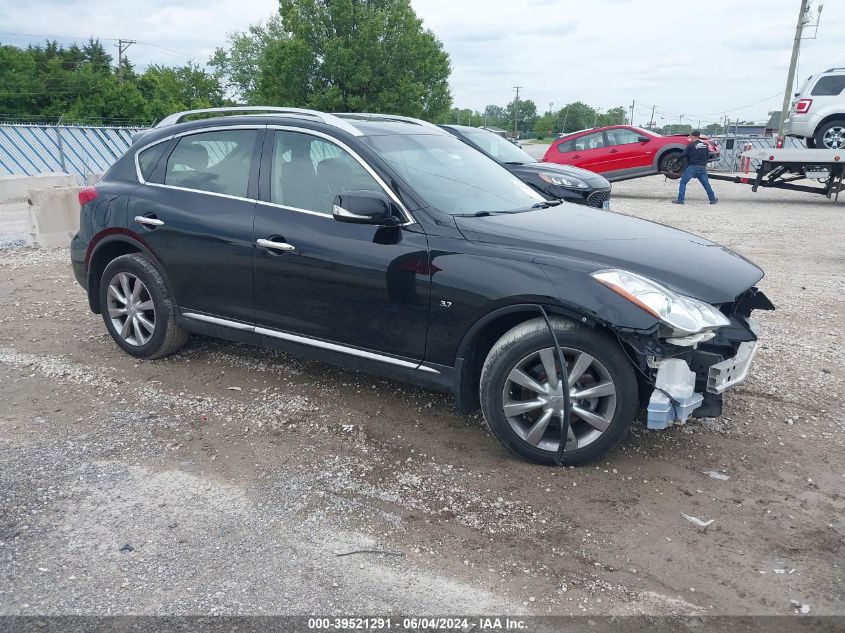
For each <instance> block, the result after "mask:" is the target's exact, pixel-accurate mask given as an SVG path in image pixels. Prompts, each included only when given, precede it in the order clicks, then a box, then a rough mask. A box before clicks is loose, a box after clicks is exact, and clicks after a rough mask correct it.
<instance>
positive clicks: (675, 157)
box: [660, 151, 689, 180]
mask: <svg viewBox="0 0 845 633" xmlns="http://www.w3.org/2000/svg"><path fill="white" fill-rule="evenodd" d="M688 162H689V161H688V160H687V158H686V157H685V156H684V155H683V154H682V153H681V152H675V151H673V152H667V153H666V154H664V155H663V156H662V157H661V158H660V173H661V174H663V175H664V176H666V177H667V178H669V179H670V180H677V179H678V178H680V177H681V174H683V173H684V169H686V168H687V163H688Z"/></svg>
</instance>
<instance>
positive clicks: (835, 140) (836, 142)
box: [822, 125, 845, 149]
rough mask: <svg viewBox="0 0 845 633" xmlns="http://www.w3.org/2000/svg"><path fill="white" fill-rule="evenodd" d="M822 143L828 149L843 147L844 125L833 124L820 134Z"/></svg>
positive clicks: (844, 145) (844, 144)
mask: <svg viewBox="0 0 845 633" xmlns="http://www.w3.org/2000/svg"><path fill="white" fill-rule="evenodd" d="M822 145H824V146H825V147H826V148H828V149H843V148H845V127H843V126H841V125H835V126H833V127H832V128H830V129H829V130H827V131H826V132H825V133H824V135H823V136H822Z"/></svg>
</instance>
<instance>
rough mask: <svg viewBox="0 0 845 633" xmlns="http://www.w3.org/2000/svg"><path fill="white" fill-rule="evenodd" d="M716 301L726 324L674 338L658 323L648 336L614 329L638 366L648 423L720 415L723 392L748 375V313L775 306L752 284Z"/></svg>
mask: <svg viewBox="0 0 845 633" xmlns="http://www.w3.org/2000/svg"><path fill="white" fill-rule="evenodd" d="M716 307H718V309H719V311H720V312H721V313H722V314H724V315H725V317H727V319H728V320H729V325H726V326H723V327H720V328H718V329H717V330H714V331H710V332H706V333H704V334H703V335H702V334H696V335H691V336H687V337H684V338H678V337H672V336H665V332H661V330H659V329H658V330H657V331H655V332H654V333H652V334H650V335H648V336H646V335H642V334H635V333H627V334H623V333H618V335H619V337H620V340H621V341H622V343H623V344H624V345H625V347H626V348H627V349H628V350H630V351H631V352H633V353H632V354H631V356H632V358H631V360H632V362H633V363H634V364H635V366H636V367H637V368H638V370H639V374H640V397H641V404H642V405H643V406H644V407H645V408H646V409H647V410H648V428H650V429H664V428H666V427H668V426H671V425H672V424H683V423H684V422H686V420H687V419H688V418H689V417H690V416H691V417H696V418H705V417H718V416H720V415H721V414H722V394H723V393H724V392H725V391H726V390H727V389H729V388H731V387H733V386H735V385H738V384H740V383H741V382H743V381H744V380H745V377H746V376H747V375H748V370H749V368H750V366H751V363H752V361H753V359H754V356H755V354H756V352H757V349H758V346H759V340H758V338H759V336H760V325H759V323H758V322H757V321H755V320H754V319H752V318H751V313H752V312H753V311H754V310H774V309H775V307H774V305H773V304H772V303H771V301H770V300H769V299H768V297H766V296H765V295H764V294H763V293H762V292H761V291H760V290H758V289H757V288H756V287H752V288H749V289H748V290H747V291H745V292H744V293H742V294H741V295H740V296H739V297H737V298H736V300H734V301H733V302H731V303H726V304H722V305H719V306H716Z"/></svg>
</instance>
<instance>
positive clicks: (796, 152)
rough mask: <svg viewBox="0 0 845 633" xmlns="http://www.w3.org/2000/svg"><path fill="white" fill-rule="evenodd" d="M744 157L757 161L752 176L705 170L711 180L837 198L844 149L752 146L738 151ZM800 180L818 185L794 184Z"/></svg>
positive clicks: (844, 171)
mask: <svg viewBox="0 0 845 633" xmlns="http://www.w3.org/2000/svg"><path fill="white" fill-rule="evenodd" d="M742 156H743V157H745V158H750V159H751V160H753V161H760V166H759V167H758V168H757V171H756V174H754V175H753V176H727V175H723V174H713V173H710V174H707V176H708V178H710V179H711V180H724V181H727V182H736V183H742V184H746V185H751V191H754V192H756V191H757V188H758V187H772V188H775V189H788V190H790V191H804V192H807V193H821V194H824V195H825V196H827V197H828V198H831V197H832V198H833V200H834V202H836V201H838V200H839V192H840V191H841V190H842V189H843V185H842V180H843V177H845V151H843V150H838V149H775V148H772V149H753V150H748V151H746V152H743V153H742ZM800 180H818V181H819V182H820V183H821V186H810V185H806V184H795V183H796V182H797V181H800Z"/></svg>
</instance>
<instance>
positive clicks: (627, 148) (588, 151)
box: [543, 125, 719, 182]
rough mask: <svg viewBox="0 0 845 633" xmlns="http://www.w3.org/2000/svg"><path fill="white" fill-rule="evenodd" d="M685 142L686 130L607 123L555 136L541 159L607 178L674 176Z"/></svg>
mask: <svg viewBox="0 0 845 633" xmlns="http://www.w3.org/2000/svg"><path fill="white" fill-rule="evenodd" d="M702 140H703V141H705V142H706V143H707V145H708V146H709V148H710V159H711V160H719V148H718V147H717V146H716V145H715V144H714V143H713V142H712V141H710V140H708V139H706V138H704V137H702ZM687 143H688V140H687V135H686V134H674V135H672V136H663V135H661V134H657V133H656V132H649V131H648V130H644V129H642V128H638V127H633V126H630V125H611V126H608V127H598V128H593V129H592V130H582V131H580V132H573V133H571V134H567V135H566V136H564V137H562V138H559V139H557V140H556V141H555V142H554V143H552V144H551V146H550V147H549V149H548V150H547V151H546V155H545V156H543V161H544V162H547V163H560V164H563V165H574V166H576V167H581V168H582V169H588V170H590V171H594V172H596V173H599V174H601V175H603V176H604V177H605V178H607V179H608V180H610V181H611V182H613V181H618V180H628V179H630V178H639V177H641V176H651V175H652V174H659V173H664V174H666V175H667V176H669V177H670V178H678V177H679V176H680V175H681V172H682V171H683V170H684V168H685V167H686V159H685V158H684V157H683V155H682V152H683V151H684V148H685V147H686V146H687Z"/></svg>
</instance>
